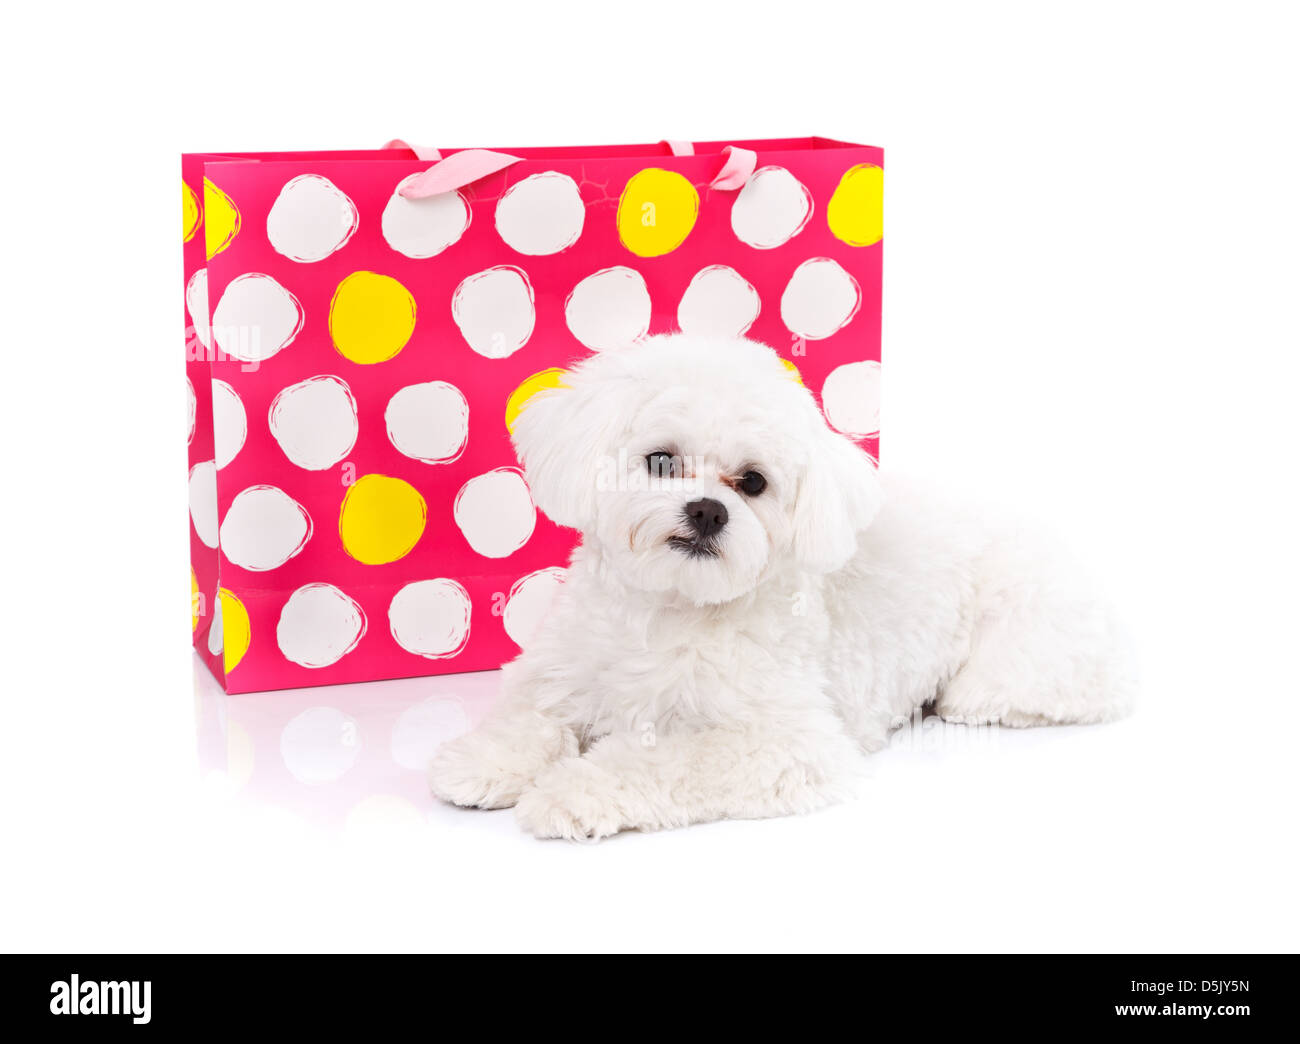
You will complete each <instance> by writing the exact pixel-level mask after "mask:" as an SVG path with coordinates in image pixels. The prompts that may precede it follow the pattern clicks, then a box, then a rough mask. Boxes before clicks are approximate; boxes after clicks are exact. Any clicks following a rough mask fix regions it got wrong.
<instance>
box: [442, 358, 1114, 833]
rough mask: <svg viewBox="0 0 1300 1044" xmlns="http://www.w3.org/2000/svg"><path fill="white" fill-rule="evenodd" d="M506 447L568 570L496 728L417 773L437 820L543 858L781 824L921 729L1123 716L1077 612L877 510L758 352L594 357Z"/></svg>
mask: <svg viewBox="0 0 1300 1044" xmlns="http://www.w3.org/2000/svg"><path fill="white" fill-rule="evenodd" d="M514 439H515V445H516V448H517V449H518V451H519V455H520V458H521V460H522V462H523V465H524V469H525V473H526V475H527V478H528V482H529V485H530V487H531V489H532V492H533V497H534V499H535V500H536V502H537V504H538V506H539V507H540V508H541V509H542V510H543V511H544V512H546V514H547V515H549V516H550V517H551V518H552V519H554V520H555V521H556V522H558V523H560V524H561V525H566V526H573V527H574V528H576V529H579V530H581V532H582V544H581V546H580V547H579V548H578V549H577V550H576V551H575V552H574V555H573V560H572V562H571V564H570V567H569V571H568V575H567V580H566V583H565V584H564V586H563V588H562V589H561V593H560V594H559V595H558V596H557V599H556V602H555V604H554V605H553V606H552V607H551V610H550V613H549V615H548V617H547V619H546V621H545V623H544V624H543V625H542V628H541V630H540V632H539V633H538V634H537V636H536V638H535V639H534V640H533V642H532V643H531V644H530V645H529V647H528V649H527V651H526V652H524V653H523V655H521V656H520V657H519V658H518V659H517V660H515V661H514V662H513V663H511V664H509V665H507V666H506V668H505V673H504V689H503V696H502V701H501V704H500V705H499V706H498V707H497V708H496V709H494V711H493V712H492V713H491V714H490V716H489V717H488V718H487V719H486V720H485V721H484V723H483V724H482V725H481V726H480V727H479V728H478V729H477V730H475V731H474V732H472V733H470V734H468V735H466V736H463V737H461V738H459V739H456V740H453V741H451V742H449V743H447V744H445V745H444V746H443V747H442V748H441V749H440V750H439V751H438V754H437V756H436V758H435V760H434V762H433V765H432V767H431V769H430V780H431V784H432V788H433V791H434V793H435V794H437V795H438V796H440V797H442V798H444V799H446V800H447V801H450V802H454V803H455V804H457V805H473V806H478V807H479V808H501V807H505V806H510V805H513V806H514V807H515V814H516V817H517V818H518V821H519V823H520V824H521V825H522V826H523V827H524V828H525V829H526V830H529V831H531V832H532V833H534V834H536V835H538V836H539V837H565V838H593V837H602V836H605V835H608V834H613V833H616V832H618V831H620V830H627V829H642V830H649V829H656V828H661V827H674V826H681V825H683V824H686V823H694V822H699V821H702V820H711V819H718V818H721V817H745V818H753V817H761V816H776V815H783V814H786V813H791V812H805V811H808V810H810V809H815V808H818V807H819V806H823V805H826V804H828V803H830V802H833V801H837V800H839V799H841V798H843V797H844V796H846V795H847V794H849V793H850V792H851V789H852V785H853V783H854V780H855V777H856V776H857V775H858V773H859V770H860V768H861V758H862V754H863V752H865V751H871V750H875V749H877V748H879V747H881V746H883V745H884V744H885V743H886V740H887V736H888V733H889V731H890V729H891V728H894V727H896V726H897V725H898V724H900V723H902V722H904V721H906V720H907V719H908V718H909V717H910V716H911V715H912V714H913V712H914V711H915V710H916V709H917V708H918V707H921V706H923V705H933V707H934V709H935V710H936V711H937V712H938V713H939V714H941V715H944V716H945V717H948V718H955V719H958V720H961V721H965V722H978V723H986V722H1000V723H1002V724H1004V725H1045V724H1055V723H1065V722H1097V721H1104V720H1106V719H1109V718H1114V717H1117V716H1119V715H1120V714H1122V713H1123V712H1124V710H1125V709H1126V707H1127V705H1128V702H1129V699H1130V697H1131V692H1132V688H1133V685H1132V680H1131V678H1130V676H1129V672H1128V670H1127V666H1126V664H1127V660H1126V658H1125V657H1124V656H1123V655H1121V653H1120V642H1119V636H1118V634H1117V632H1116V629H1115V628H1114V626H1113V625H1112V623H1111V618H1110V615H1109V613H1108V612H1107V611H1106V610H1105V608H1104V607H1103V606H1102V605H1101V604H1100V603H1098V602H1096V601H1094V600H1092V599H1091V598H1089V597H1087V596H1086V595H1080V594H1079V593H1077V592H1075V591H1073V590H1071V589H1069V588H1067V587H1066V586H1065V584H1064V583H1063V582H1062V581H1061V580H1059V579H1058V578H1056V577H1055V576H1054V575H1053V572H1052V568H1051V567H1052V561H1051V560H1050V558H1044V556H1042V555H1039V554H1035V553H1033V552H1031V551H1030V550H1029V548H1028V547H1027V546H1026V545H1025V544H1024V542H1023V540H1022V538H1021V536H1020V535H1019V534H1016V533H1015V532H1014V531H1002V532H999V531H996V530H991V528H990V526H989V525H988V524H987V523H986V522H984V521H982V520H981V519H980V518H978V517H961V516H959V515H956V514H954V512H953V511H952V510H951V509H950V508H949V507H946V506H944V507H939V506H937V505H936V504H934V503H932V502H928V501H926V500H925V499H924V498H921V497H918V496H917V495H916V494H915V493H914V492H912V491H911V490H910V489H908V488H906V487H905V486H904V485H901V484H896V483H893V482H891V481H889V479H888V477H887V478H886V480H885V481H884V482H882V481H881V480H880V478H879V477H878V475H877V472H876V469H875V467H874V465H873V463H872V461H871V459H870V458H869V457H868V456H867V455H866V454H865V453H863V452H862V451H861V450H860V449H859V448H858V447H857V446H856V445H854V444H853V443H852V442H851V441H849V440H848V439H846V438H845V437H843V436H842V435H839V434H836V433H835V432H834V431H832V430H831V429H830V428H829V427H827V425H826V422H825V420H824V419H823V418H822V414H821V411H820V410H819V409H818V407H817V405H816V403H815V402H814V400H813V397H812V396H811V395H810V394H809V392H808V391H807V389H805V388H804V387H803V385H802V384H800V383H799V382H798V381H797V380H795V379H794V378H793V376H792V374H791V372H790V371H789V370H788V369H787V368H786V367H785V366H784V365H783V364H782V362H781V360H780V359H779V357H778V356H777V355H776V353H775V352H773V351H772V350H771V349H769V348H766V347H764V346H762V345H759V344H756V343H754V342H751V341H742V340H737V341H725V340H724V341H718V340H711V339H704V338H697V337H690V336H685V335H672V336H663V337H655V338H651V339H650V340H648V341H645V342H643V343H641V344H639V345H637V346H635V347H632V348H628V349H625V350H622V351H617V352H606V353H603V354H601V355H597V356H594V357H592V358H591V359H589V360H587V361H586V362H585V363H583V364H582V365H581V366H579V367H578V368H577V369H575V370H574V371H573V372H572V373H571V375H570V376H569V377H568V378H567V386H566V387H563V388H559V389H557V390H555V391H553V392H547V393H542V394H540V395H538V396H537V397H535V398H534V399H533V400H531V401H530V403H529V404H528V406H527V408H526V409H525V410H524V411H523V413H522V414H521V416H520V418H519V420H518V422H517V425H516V427H515V431H514Z"/></svg>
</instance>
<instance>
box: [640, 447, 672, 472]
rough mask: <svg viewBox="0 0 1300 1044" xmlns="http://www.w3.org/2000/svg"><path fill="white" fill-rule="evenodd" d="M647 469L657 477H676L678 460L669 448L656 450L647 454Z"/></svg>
mask: <svg viewBox="0 0 1300 1044" xmlns="http://www.w3.org/2000/svg"><path fill="white" fill-rule="evenodd" d="M645 466H646V470H647V471H649V472H650V474H651V475H652V476H653V477H655V478H674V477H675V476H676V475H677V461H676V460H674V459H673V455H672V454H671V453H669V452H668V451H667V450H656V451H655V452H654V453H647V454H646V455H645Z"/></svg>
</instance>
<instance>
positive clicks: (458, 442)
mask: <svg viewBox="0 0 1300 1044" xmlns="http://www.w3.org/2000/svg"><path fill="white" fill-rule="evenodd" d="M384 423H385V424H387V426H388V439H389V441H390V442H392V444H393V445H394V446H395V447H397V450H398V451H399V452H400V453H404V454H406V456H408V457H412V458H414V459H415V460H420V461H423V462H424V463H425V464H449V463H451V462H452V461H453V460H456V459H458V458H459V457H460V455H461V454H462V453H463V452H464V451H465V444H466V442H468V441H469V403H468V402H467V401H466V400H465V396H464V395H462V394H461V392H460V389H459V388H457V387H456V386H455V385H452V384H448V383H447V382H446V381H429V382H428V383H427V384H411V385H407V387H405V388H402V389H401V390H399V391H398V392H397V394H395V395H394V396H393V397H392V398H391V399H389V400H388V408H387V409H386V410H385V411H384Z"/></svg>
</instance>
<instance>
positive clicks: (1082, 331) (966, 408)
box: [0, 0, 1300, 951]
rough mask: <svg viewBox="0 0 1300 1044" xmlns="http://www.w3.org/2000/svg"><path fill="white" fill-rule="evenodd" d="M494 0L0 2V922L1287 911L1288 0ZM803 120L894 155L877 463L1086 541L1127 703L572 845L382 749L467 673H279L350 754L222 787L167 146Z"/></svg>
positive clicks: (1153, 937)
mask: <svg viewBox="0 0 1300 1044" xmlns="http://www.w3.org/2000/svg"><path fill="white" fill-rule="evenodd" d="M510 6H511V5H508V4H503V3H494V4H481V3H462V4H458V5H454V6H453V5H448V4H438V3H432V2H425V3H417V4H405V5H403V4H392V3H384V2H380V0H371V2H369V3H366V4H362V5H344V4H335V3H318V4H293V5H289V4H283V5H280V4H273V3H269V2H267V0H259V2H256V3H240V2H234V0H217V2H214V3H209V4H203V5H200V4H187V5H184V6H183V7H181V6H178V5H157V4H149V5H138V6H136V5H130V4H109V5H105V4H98V5H89V4H87V5H84V6H82V7H80V8H78V7H77V6H76V5H57V6H52V5H38V4H23V5H19V6H18V7H16V8H14V9H13V10H11V11H10V12H8V14H7V16H6V18H7V19H8V22H7V27H6V33H5V36H6V40H5V44H4V52H5V53H4V60H3V62H0V77H3V80H4V84H3V86H4V94H5V97H6V105H5V108H6V130H5V138H6V146H5V158H4V163H3V173H2V174H0V177H3V210H2V211H0V213H2V215H3V216H2V217H0V265H2V266H3V285H4V288H5V292H4V295H3V300H4V318H5V322H4V327H3V330H4V355H3V359H4V365H3V370H0V380H2V381H3V386H4V389H5V394H4V405H3V409H2V410H0V420H2V423H3V438H4V442H3V446H4V457H3V460H4V469H3V481H2V482H0V489H2V490H3V494H2V495H3V510H2V512H0V525H3V534H2V539H3V545H0V546H2V550H0V563H2V564H0V605H2V606H3V613H4V620H3V633H4V650H3V655H4V661H3V674H2V675H0V677H2V678H3V689H4V696H3V723H4V728H3V732H2V733H0V741H2V745H0V751H2V755H0V772H3V785H4V798H3V800H4V819H3V825H2V826H0V830H2V831H3V840H2V841H0V844H2V846H3V848H4V849H5V851H6V855H5V856H4V859H3V864H2V865H0V875H2V877H3V883H2V891H0V903H2V921H0V931H2V936H3V940H4V945H5V946H6V948H12V949H26V948H34V949H39V950H75V951H81V950H98V949H109V950H152V949H184V950H226V949H240V950H242V949H254V950H257V949H313V950H314V949H331V950H332V949H366V950H369V949H390V948H394V949H442V948H502V947H504V948H538V949H570V948H613V949H631V950H636V949H701V948H705V949H719V948H721V949H773V948H798V949H907V950H929V949H944V950H947V949H961V950H972V949H974V950H984V949H989V950H1003V949H1047V950H1100V949H1120V950H1127V949H1155V950H1206V949H1222V948H1226V949H1256V948H1263V949H1295V948H1296V945H1297V943H1298V942H1300V939H1298V938H1297V909H1296V896H1295V888H1294V884H1295V881H1294V872H1295V859H1296V815H1295V800H1296V796H1297V788H1296V785H1295V783H1296V780H1295V769H1294V759H1295V750H1296V738H1297V731H1296V713H1295V712H1296V704H1297V698H1298V697H1300V692H1298V691H1297V690H1298V688H1300V686H1297V681H1296V674H1295V667H1294V663H1295V658H1296V646H1297V612H1296V604H1295V599H1296V591H1297V590H1298V589H1300V588H1298V587H1297V583H1298V581H1300V577H1298V575H1297V568H1296V566H1297V556H1296V550H1295V542H1296V535H1297V521H1298V520H1297V517H1296V516H1297V512H1296V465H1295V450H1296V444H1297V439H1296V434H1295V433H1296V421H1295V418H1294V410H1293V403H1294V401H1295V396H1296V389H1297V380H1298V379H1300V366H1298V365H1297V351H1298V350H1300V344H1298V343H1297V342H1298V340H1300V339H1298V337H1297V325H1298V324H1297V290H1298V289H1300V264H1298V262H1297V258H1298V257H1300V222H1298V221H1297V210H1298V203H1297V201H1298V200H1300V162H1297V161H1298V160H1300V155H1298V150H1297V145H1296V141H1297V137H1296V134H1295V101H1296V98H1297V97H1298V96H1300V84H1298V83H1297V76H1296V65H1297V63H1296V51H1295V41H1296V26H1295V24H1294V10H1290V11H1288V10H1287V7H1286V5H1282V4H1278V5H1268V4H1256V3H1220V4H1202V3H1190V2H1183V3H1169V4H1160V3H1133V2H1127V3H1120V4H1111V3H1105V2H1098V0H1094V2H1089V3H1079V4H1041V3H1026V4H996V3H990V4H951V5H948V4H929V3H905V4H904V3H899V4H885V5H877V4H865V3H860V2H859V3H846V2H843V0H838V2H830V3H817V2H812V0H799V2H797V3H789V4H773V3H754V4H713V5H710V4H703V3H699V2H691V3H685V4H675V3H671V2H666V0H656V2H655V3H653V4H649V5H636V4H614V3H608V2H604V3H594V4H581V5H579V4H569V5H566V4H560V3H529V4H523V5H519V6H518V8H517V9H513V10H507V8H510ZM810 133H812V134H823V135H828V136H832V137H839V138H846V139H850V140H858V141H868V142H872V143H875V144H880V145H883V146H885V148H886V157H887V159H886V163H887V171H888V176H887V181H886V184H887V191H886V293H885V315H886V327H885V330H886V343H885V358H886V374H887V386H886V400H887V401H886V408H885V419H884V432H885V439H884V450H883V453H884V458H885V464H886V466H887V467H905V468H907V469H909V470H913V471H923V472H927V473H929V474H932V475H934V476H935V477H936V479H940V480H944V481H949V482H952V483H957V484H961V485H963V486H966V487H969V488H972V489H975V488H979V489H982V490H983V491H984V492H985V493H986V494H987V495H990V496H992V497H994V498H996V499H999V500H1003V501H1006V502H1008V503H1013V504H1019V505H1022V506H1023V508H1024V509H1025V510H1028V511H1030V512H1032V513H1034V514H1036V515H1039V516H1041V517H1043V518H1045V519H1047V520H1049V521H1050V522H1051V523H1052V524H1053V525H1055V526H1056V527H1057V528H1059V529H1060V530H1062V531H1063V532H1064V533H1065V534H1066V535H1067V536H1068V537H1069V538H1070V539H1071V540H1072V541H1073V542H1074V543H1075V544H1076V545H1077V546H1078V547H1079V548H1080V549H1081V550H1082V551H1083V552H1084V553H1085V554H1087V555H1088V556H1089V558H1090V559H1091V560H1092V561H1093V562H1094V563H1095V564H1096V566H1097V567H1098V568H1099V569H1100V570H1101V571H1102V572H1103V574H1104V575H1106V576H1107V577H1108V578H1109V580H1110V583H1111V586H1112V589H1113V590H1114V592H1115V596H1116V598H1117V599H1118V600H1119V602H1120V603H1121V605H1122V607H1123V609H1124V611H1125V612H1126V613H1127V615H1128V617H1129V619H1130V621H1131V623H1132V626H1133V629H1134V631H1135V632H1136V634H1137V636H1138V638H1139V641H1140V643H1141V647H1142V650H1143V657H1144V661H1145V672H1146V682H1145V687H1144V692H1143V699H1142V704H1141V707H1140V711H1139V713H1138V714H1137V716H1136V717H1135V718H1133V719H1131V720H1129V721H1127V722H1125V723H1122V724H1119V725H1115V726H1109V727H1101V728H1093V729H1064V730H1054V731H1031V732H1024V733H1014V734H1012V733H997V734H995V735H993V736H991V737H985V738H984V739H983V740H982V741H981V742H980V743H977V744H972V743H970V742H967V740H965V739H963V738H962V737H960V736H957V735H948V734H943V735H939V734H935V733H923V734H919V735H910V736H905V737H904V738H903V739H902V740H901V741H900V745H899V746H898V747H897V748H896V749H891V750H889V751H887V752H885V753H884V754H882V755H880V756H879V757H877V758H876V759H875V761H874V762H873V778H872V780H871V781H870V783H869V784H868V785H867V786H866V788H865V789H864V793H863V795H862V797H861V799H860V800H859V801H858V802H856V803H854V804H852V805H849V806H845V807H841V808H838V809H835V810H833V811H830V812H827V813H824V814H821V815H817V816H812V817H808V818H804V819H796V820H785V821H774V822H765V823H724V824H718V825H713V826H706V827H699V828H692V829H690V830H685V831H679V832H676V833H673V834H663V835H632V836H623V837H619V838H616V839H614V840H612V841H609V842H605V843H602V844H600V845H596V846H576V845H567V844H562V843H542V842H537V841H533V840H530V839H528V838H525V837H524V836H523V835H521V834H519V833H518V832H517V831H516V829H515V827H514V824H513V821H512V820H511V818H510V815H509V813H497V814H475V813H466V812H459V811H455V810H451V809H446V808H441V807H437V806H435V805H434V804H433V803H432V802H431V801H429V800H428V799H427V798H426V797H425V796H424V794H423V792H422V788H421V785H420V782H419V774H418V773H416V772H411V771H405V770H402V771H399V770H398V769H397V768H396V767H395V766H394V764H393V763H392V760H391V758H390V757H389V756H388V753H387V752H386V751H385V750H384V749H383V747H384V735H383V733H382V732H376V731H375V730H381V729H383V728H387V727H388V725H389V724H390V723H391V722H392V721H393V720H394V717H393V716H394V715H396V714H397V713H399V712H400V711H401V710H402V709H403V708H409V707H413V706H417V705H419V706H422V705H424V704H423V701H426V700H429V699H432V698H439V699H451V700H460V701H461V705H463V706H464V707H465V708H467V710H466V713H467V714H468V715H470V716H472V714H473V713H477V709H478V708H481V706H483V705H485V702H486V701H488V700H490V698H491V695H492V691H493V690H492V686H493V684H494V682H493V676H491V675H483V676H477V677H473V678H469V679H459V680H457V679H443V680H440V681H438V682H433V681H419V682H414V683H411V682H407V683H400V684H397V685H390V686H387V687H383V686H372V687H367V688H364V689H362V690H359V691H358V690H355V689H353V690H343V689H335V690H316V691H315V692H314V693H313V694H310V695H309V696H307V697H305V698H304V697H303V696H302V694H299V695H298V696H297V697H282V699H293V698H297V699H299V700H304V699H305V702H303V703H302V704H301V705H302V706H310V705H312V704H313V703H329V704H331V705H334V706H337V707H340V708H341V709H343V710H345V711H346V712H347V713H349V714H352V715H354V716H355V717H357V719H358V721H359V723H360V725H361V729H362V734H363V735H365V736H373V735H379V736H380V739H379V741H378V743H377V745H376V744H371V745H370V746H369V747H367V748H366V750H364V751H363V753H362V755H361V757H362V758H363V759H367V758H371V759H376V760H369V761H364V763H359V764H358V765H357V766H356V768H355V769H354V773H355V774H354V776H353V777H351V778H353V779H354V780H355V782H354V783H352V784H350V788H351V789H348V790H347V793H346V794H341V793H340V792H339V791H340V788H339V787H331V786H328V785H325V786H317V787H307V786H303V785H294V786H284V787H280V788H276V787H273V786H265V785H263V784H259V782H258V779H259V776H258V772H257V770H258V768H260V767H264V766H258V765H254V766H253V773H252V776H251V778H249V779H247V781H245V777H247V775H248V773H247V769H248V765H247V763H246V759H243V760H241V759H242V758H243V755H242V754H241V753H240V751H241V750H243V749H244V748H243V747H239V744H235V747H236V748H238V749H233V748H232V749H227V747H228V746H229V745H230V744H232V743H234V741H232V740H230V738H229V736H227V735H223V733H222V732H221V730H220V725H219V722H220V721H222V720H224V721H226V722H227V723H229V722H231V721H242V722H243V724H242V725H241V726H240V728H241V729H242V730H243V732H244V733H245V734H246V738H247V739H248V743H249V744H251V745H253V746H256V744H257V742H259V740H263V739H266V736H267V735H269V737H270V738H269V742H270V743H271V749H272V750H274V744H275V736H274V727H273V726H266V728H270V729H271V730H272V731H271V732H270V733H268V734H266V735H264V734H262V733H259V731H258V730H259V728H261V727H262V726H259V725H258V720H259V719H258V712H260V710H263V709H267V708H269V709H270V713H271V717H274V713H275V709H276V707H277V706H278V705H276V704H266V705H263V706H262V707H259V706H258V705H257V704H250V703H248V702H244V703H241V704H233V703H230V702H223V700H222V698H221V697H220V696H219V694H217V693H216V692H215V691H214V690H213V687H212V686H211V685H210V684H206V683H204V682H203V679H202V678H200V684H199V686H198V698H197V699H196V697H195V691H196V690H195V682H194V675H193V669H192V662H191V656H190V652H189V633H188V630H187V628H186V627H185V622H186V615H187V612H186V610H187V604H188V600H189V592H188V587H187V583H186V573H187V569H186V556H187V529H186V526H187V520H186V505H185V474H186V463H185V451H184V442H185V439H184V429H185V406H184V401H185V400H184V393H183V381H182V379H181V376H182V363H181V342H180V326H181V322H180V319H181V312H180V240H179V236H178V234H177V233H178V224H179V214H178V196H179V193H178V192H177V187H178V186H177V181H178V172H179V159H178V154H179V153H180V152H181V151H183V150H195V151H198V150H221V149H293V148H320V147H326V148H336V147H368V146H373V145H377V144H379V143H381V142H383V141H384V140H386V139H387V138H389V137H392V136H402V137H406V138H408V139H409V140H414V141H419V142H427V143H429V144H436V145H442V146H453V147H454V146H468V145H486V146H494V145H495V146H510V145H529V144H561V143H582V142H590V143H598V142H628V141H655V140H658V139H660V138H664V137H675V138H688V139H689V138H697V139H718V138H727V137H757V136H780V135H801V134H810ZM248 699H249V698H244V700H245V701H247V700H248ZM253 699H257V698H253ZM263 699H272V700H274V699H275V697H266V698H263ZM196 705H197V707H198V711H197V713H196ZM384 715H387V717H384ZM214 721H216V722H218V725H217V731H216V732H213V731H212V728H213V726H212V724H211V723H212V722H214ZM205 722H207V724H206V725H205V724H204V723H205ZM196 730H198V735H199V744H198V745H204V744H206V745H207V746H206V748H205V749H208V755H205V757H204V758H203V759H202V760H200V758H198V757H197V756H196ZM368 730H369V731H368ZM231 734H232V735H236V737H237V738H238V737H239V734H238V732H233V733H231ZM214 737H215V738H214ZM239 742H240V743H242V742H243V738H239ZM245 746H247V745H245ZM213 750H215V751H216V754H215V755H213V754H212V751H213ZM281 775H283V773H281ZM290 782H292V781H290ZM241 783H242V785H241ZM367 798H371V799H373V800H369V801H368V802H367V803H365V804H363V805H361V807H360V810H358V808H357V805H358V803H360V802H362V801H365V800H366V799H367Z"/></svg>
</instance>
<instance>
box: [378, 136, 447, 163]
mask: <svg viewBox="0 0 1300 1044" xmlns="http://www.w3.org/2000/svg"><path fill="white" fill-rule="evenodd" d="M382 147H383V148H385V149H406V150H407V151H408V152H414V153H415V158H416V159H418V160H429V161H434V160H440V159H442V153H441V152H439V151H438V150H437V149H433V148H430V147H429V146H428V145H408V144H407V143H406V142H404V141H403V140H402V139H401V138H394V139H393V140H392V141H386V142H384V144H383V146H382Z"/></svg>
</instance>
